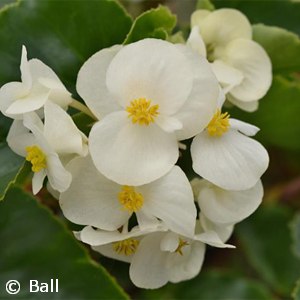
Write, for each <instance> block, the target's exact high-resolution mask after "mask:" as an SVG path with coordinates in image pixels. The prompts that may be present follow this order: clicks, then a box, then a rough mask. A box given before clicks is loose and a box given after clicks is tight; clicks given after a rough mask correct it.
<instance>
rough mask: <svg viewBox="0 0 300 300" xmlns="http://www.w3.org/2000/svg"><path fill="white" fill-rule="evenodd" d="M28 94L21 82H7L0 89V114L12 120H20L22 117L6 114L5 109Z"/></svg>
mask: <svg viewBox="0 0 300 300" xmlns="http://www.w3.org/2000/svg"><path fill="white" fill-rule="evenodd" d="M27 93H28V90H27V89H26V87H25V85H24V84H23V83H21V82H9V83H7V84H5V85H3V86H2V87H1V89H0V110H1V112H2V113H3V114H4V115H5V116H7V117H10V118H13V119H22V117H23V116H22V115H14V114H9V113H7V112H6V111H7V109H8V108H9V107H10V105H11V104H13V103H14V101H15V100H16V99H18V98H20V97H23V96H25V95H26V94H27Z"/></svg>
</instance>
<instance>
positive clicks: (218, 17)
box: [200, 8, 252, 47]
mask: <svg viewBox="0 0 300 300" xmlns="http://www.w3.org/2000/svg"><path fill="white" fill-rule="evenodd" d="M200 30H201V35H202V38H203V39H204V41H205V44H206V45H208V44H213V45H215V47H219V46H221V47H223V46H224V45H226V44H227V43H228V42H230V41H232V40H235V39H237V38H244V39H251V37H252V28H251V24H250V23H249V21H248V19H247V18H246V16H245V15H244V14H242V13H241V12H240V11H238V10H236V9H229V8H223V9H218V10H215V11H214V12H212V13H211V14H209V15H208V16H207V17H206V18H205V19H204V20H203V21H202V22H201V25H200Z"/></svg>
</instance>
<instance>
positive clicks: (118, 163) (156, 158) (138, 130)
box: [89, 112, 178, 186]
mask: <svg viewBox="0 0 300 300" xmlns="http://www.w3.org/2000/svg"><path fill="white" fill-rule="evenodd" d="M89 146H90V152H91V156H92V158H93V161H94V163H95V165H96V167H97V168H98V170H99V171H100V172H101V173H102V174H104V175H105V176H106V177H107V178H109V179H111V180H114V181H116V182H118V183H119V184H125V185H133V186H136V185H141V184H146V183H148V182H151V181H153V180H156V179H157V178H159V177H161V176H163V175H165V174H166V173H167V172H168V171H169V170H170V169H171V168H172V167H173V165H174V164H175V163H176V161H177V158H178V146H177V140H176V136H175V135H174V134H172V133H166V132H164V131H163V130H162V129H161V128H160V127H158V126H157V125H156V124H150V125H149V126H143V125H138V124H133V123H132V122H131V120H130V119H129V118H128V115H127V113H126V112H115V113H112V114H109V115H107V116H106V117H105V118H104V119H103V120H101V121H100V122H98V123H96V124H95V125H94V126H93V128H92V130H91V132H90V136H89Z"/></svg>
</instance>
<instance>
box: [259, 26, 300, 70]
mask: <svg viewBox="0 0 300 300" xmlns="http://www.w3.org/2000/svg"><path fill="white" fill-rule="evenodd" d="M253 39H254V40H255V41H257V42H258V43H259V44H261V45H262V46H263V47H264V48H265V50H266V51H267V53H268V54H269V56H270V58H271V60H272V67H273V72H274V73H286V72H298V71H299V70H300V55H299V53H300V39H299V36H297V35H296V34H294V33H292V32H289V31H287V30H285V29H282V28H278V27H271V26H265V25H262V24H258V25H254V26H253Z"/></svg>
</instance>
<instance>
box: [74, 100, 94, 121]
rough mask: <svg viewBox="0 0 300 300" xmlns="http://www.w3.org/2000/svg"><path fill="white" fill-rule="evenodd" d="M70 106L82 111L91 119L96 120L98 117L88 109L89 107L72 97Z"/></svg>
mask: <svg viewBox="0 0 300 300" xmlns="http://www.w3.org/2000/svg"><path fill="white" fill-rule="evenodd" d="M70 106H71V107H73V108H75V109H77V110H79V111H81V112H83V113H84V114H86V115H88V116H89V117H91V118H92V119H94V120H98V118H97V117H96V116H95V115H94V114H93V113H92V112H91V111H90V109H89V108H88V107H87V106H85V105H84V104H82V103H81V102H79V101H78V100H75V99H73V101H72V102H71V103H70Z"/></svg>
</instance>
